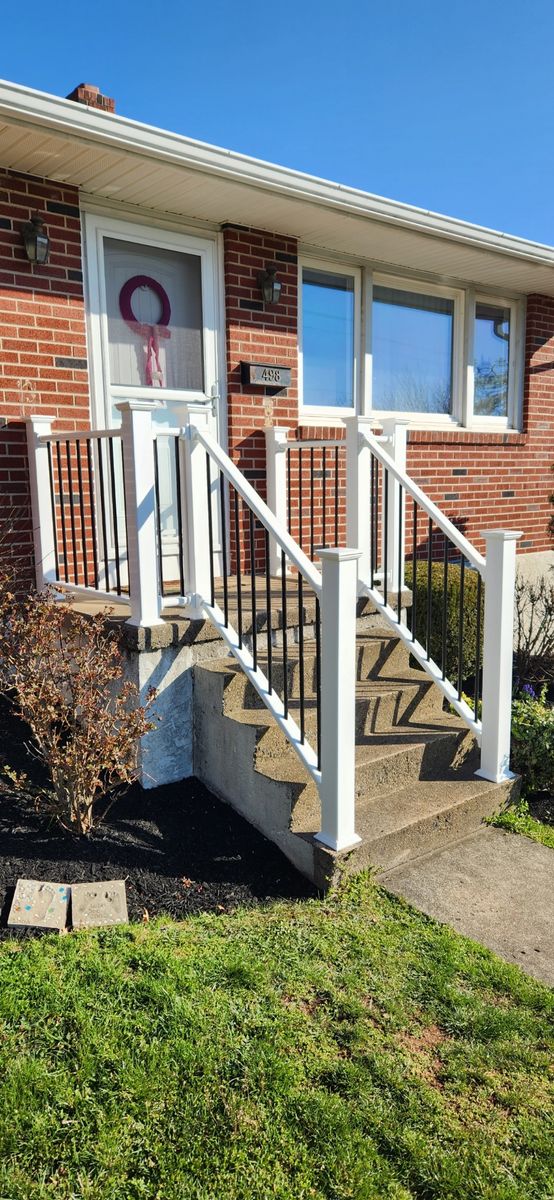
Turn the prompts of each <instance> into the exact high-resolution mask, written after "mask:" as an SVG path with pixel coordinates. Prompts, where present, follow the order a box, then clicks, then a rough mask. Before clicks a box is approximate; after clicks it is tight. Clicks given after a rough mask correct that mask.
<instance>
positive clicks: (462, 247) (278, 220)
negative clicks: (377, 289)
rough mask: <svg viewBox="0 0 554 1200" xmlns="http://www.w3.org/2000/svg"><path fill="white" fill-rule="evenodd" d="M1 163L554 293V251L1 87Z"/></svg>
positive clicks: (405, 265) (317, 242) (200, 214)
mask: <svg viewBox="0 0 554 1200" xmlns="http://www.w3.org/2000/svg"><path fill="white" fill-rule="evenodd" d="M0 167H3V168H4V169H9V170H14V171H21V172H25V173H29V174H33V175H37V176H39V177H41V178H45V179H51V180H52V181H56V182H59V183H67V184H71V185H73V186H75V187H79V188H80V189H81V190H82V191H83V192H85V193H87V194H88V195H89V196H98V197H102V198H104V199H109V200H112V201H117V202H119V203H120V204H122V205H126V204H127V205H138V206H140V207H142V208H144V209H150V210H152V211H153V212H159V213H163V214H165V215H167V216H176V217H177V216H178V217H189V218H193V219H196V220H200V221H207V222H213V223H215V224H218V225H220V224H223V223H225V222H231V223H233V224H239V225H250V226H253V227H255V228H258V229H266V230H269V231H271V232H273V233H279V234H284V235H285V236H289V237H296V238H298V239H299V240H300V241H302V242H304V243H306V244H309V245H310V246H313V247H315V248H320V249H322V250H324V251H333V252H336V253H339V254H340V253H342V254H345V255H351V256H354V257H356V258H359V259H367V260H370V261H375V262H377V263H380V264H383V266H386V265H389V266H393V267H396V268H400V269H407V270H411V271H417V272H422V273H426V272H427V273H430V274H434V275H437V276H444V277H445V278H451V279H458V280H460V281H463V282H467V283H473V284H476V285H478V286H481V287H494V288H498V289H500V290H504V291H506V292H515V293H518V292H520V293H529V292H541V293H543V294H545V295H550V296H554V248H553V247H550V246H542V245H539V244H538V243H536V242H529V241H526V240H524V239H523V238H516V237H510V236H509V235H506V234H502V233H497V232H494V231H491V230H487V229H482V228H480V227H478V226H475V225H470V224H467V223H466V222H463V221H458V220H454V219H451V218H447V217H441V216H439V215H437V214H434V213H429V212H425V211H424V210H423V209H417V208H413V207H411V206H409V205H405V204H398V203H396V202H393V201H390V200H385V199H383V198H381V197H378V196H372V195H370V194H368V193H365V192H361V191H358V190H356V189H355V188H348V187H344V186H342V185H340V184H335V183H329V182H327V181H325V180H321V179H316V178H314V177H313V176H309V175H304V174H302V173H301V172H297V171H291V170H289V169H287V168H283V167H277V166H273V165H272V164H269V163H264V162H260V161H259V160H257V159H252V158H248V157H246V156H245V155H240V154H235V153H233V152H231V151H228V150H222V149H220V148H218V147H213V146H208V145H205V144H204V143H201V142H195V141H193V140H191V139H189V138H184V137H180V136H177V135H176V134H171V133H166V132H165V131H163V130H158V129H154V128H152V127H151V126H146V125H142V124H140V123H139V122H136V121H130V120H128V119H127V118H122V117H118V116H114V115H113V114H108V113H104V112H100V111H98V110H94V109H90V108H86V107H85V106H84V105H80V104H76V103H75V102H74V101H70V100H62V99H59V98H58V97H56V96H49V95H47V94H45V93H41V92H36V91H34V90H31V89H28V88H23V87H21V86H20V85H17V84H4V83H1V82H0Z"/></svg>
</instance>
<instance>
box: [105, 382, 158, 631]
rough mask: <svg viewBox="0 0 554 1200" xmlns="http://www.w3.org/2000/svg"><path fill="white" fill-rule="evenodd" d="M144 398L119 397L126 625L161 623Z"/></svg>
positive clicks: (151, 455)
mask: <svg viewBox="0 0 554 1200" xmlns="http://www.w3.org/2000/svg"><path fill="white" fill-rule="evenodd" d="M157 407H158V406H157V405H156V404H151V403H150V402H149V401H146V400H123V401H121V403H120V404H117V405H116V408H117V409H118V411H119V412H120V413H121V440H122V448H123V462H124V475H123V478H124V486H125V512H126V517H127V558H128V567H129V598H130V601H131V616H130V617H129V619H128V621H127V624H128V625H138V626H145V625H163V621H162V618H161V616H160V612H161V596H160V583H159V580H158V555H157V546H156V493H155V482H154V439H153V436H152V413H153V412H154V410H155V409H156V408H157Z"/></svg>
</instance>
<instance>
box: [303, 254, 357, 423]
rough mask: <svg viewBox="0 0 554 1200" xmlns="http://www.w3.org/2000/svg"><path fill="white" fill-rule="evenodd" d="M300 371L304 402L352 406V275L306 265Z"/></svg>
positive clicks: (306, 403)
mask: <svg viewBox="0 0 554 1200" xmlns="http://www.w3.org/2000/svg"><path fill="white" fill-rule="evenodd" d="M302 374H303V402H304V404H305V405H327V406H332V407H333V408H352V407H353V404H354V278H353V276H351V275H335V274H334V272H331V271H318V270H315V269H312V268H311V267H310V268H308V267H304V270H303V272H302Z"/></svg>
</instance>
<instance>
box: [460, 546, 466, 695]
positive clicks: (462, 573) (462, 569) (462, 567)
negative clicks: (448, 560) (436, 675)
mask: <svg viewBox="0 0 554 1200" xmlns="http://www.w3.org/2000/svg"><path fill="white" fill-rule="evenodd" d="M465 567H466V560H465V558H464V556H463V554H462V561H461V563H460V612H459V627H458V700H459V699H460V698H461V695H462V684H463V681H464V583H465Z"/></svg>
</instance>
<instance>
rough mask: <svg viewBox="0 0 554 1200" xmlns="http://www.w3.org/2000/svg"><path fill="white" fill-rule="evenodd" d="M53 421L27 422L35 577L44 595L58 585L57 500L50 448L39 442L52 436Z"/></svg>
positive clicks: (50, 418) (30, 419) (29, 420)
mask: <svg viewBox="0 0 554 1200" xmlns="http://www.w3.org/2000/svg"><path fill="white" fill-rule="evenodd" d="M54 419H55V418H54V417H39V416H35V417H29V418H28V420H27V421H26V425H27V449H28V454H29V484H30V492H31V515H32V522H33V544H34V551H35V577H36V581H37V591H39V592H42V591H44V588H45V587H46V586H47V584H49V583H55V582H56V531H55V529H54V519H53V516H52V506H53V504H55V497H53V496H52V495H51V488H52V481H51V479H50V467H49V464H48V445H47V443H46V442H43V441H41V440H40V439H41V438H43V437H47V436H48V435H49V434H51V433H52V421H53V420H54Z"/></svg>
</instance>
